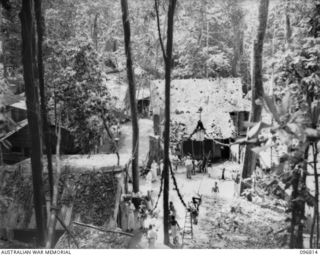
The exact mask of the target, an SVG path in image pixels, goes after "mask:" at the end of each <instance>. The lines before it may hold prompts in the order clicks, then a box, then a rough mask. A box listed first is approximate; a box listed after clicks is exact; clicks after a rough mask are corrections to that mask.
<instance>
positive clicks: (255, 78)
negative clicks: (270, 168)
mask: <svg viewBox="0 0 320 256" xmlns="http://www.w3.org/2000/svg"><path fill="white" fill-rule="evenodd" d="M268 7H269V0H260V4H259V14H258V18H259V24H258V29H257V35H256V38H255V39H254V43H253V60H252V71H251V72H252V74H251V75H252V78H251V88H252V96H251V114H250V121H251V122H259V121H260V120H261V112H262V106H261V105H260V104H259V105H258V104H257V100H258V99H261V98H262V96H263V95H264V90H263V82H262V53H263V41H264V35H265V32H266V27H267V21H268ZM251 148H252V146H250V145H247V146H246V151H245V158H244V163H243V169H242V175H241V176H242V178H247V177H250V176H251V174H252V172H253V170H254V168H255V164H256V155H255V153H254V152H253V151H252V150H251ZM240 189H241V192H242V191H243V186H241V188H240Z"/></svg>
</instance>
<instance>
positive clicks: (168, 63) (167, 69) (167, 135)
mask: <svg viewBox="0 0 320 256" xmlns="http://www.w3.org/2000/svg"><path fill="white" fill-rule="evenodd" d="M176 2H177V1H176V0H169V8H168V29H167V49H166V54H165V124H164V169H163V172H164V183H163V230H164V244H166V245H168V244H169V167H170V159H169V146H170V83H171V69H172V44H173V24H174V10H175V7H176Z"/></svg>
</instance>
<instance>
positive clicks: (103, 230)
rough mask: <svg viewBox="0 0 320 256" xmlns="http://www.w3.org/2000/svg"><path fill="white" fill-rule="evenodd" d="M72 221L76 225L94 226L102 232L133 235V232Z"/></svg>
mask: <svg viewBox="0 0 320 256" xmlns="http://www.w3.org/2000/svg"><path fill="white" fill-rule="evenodd" d="M72 223H74V224H76V225H79V226H82V227H87V228H93V229H96V230H99V231H101V232H106V233H115V234H121V235H125V236H131V237H133V234H130V233H126V232H122V231H115V230H108V229H104V228H100V227H96V226H93V225H89V224H84V223H81V222H76V221H73V222H72Z"/></svg>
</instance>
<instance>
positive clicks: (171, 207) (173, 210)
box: [169, 202, 177, 217]
mask: <svg viewBox="0 0 320 256" xmlns="http://www.w3.org/2000/svg"><path fill="white" fill-rule="evenodd" d="M169 210H170V215H171V216H174V217H176V216H177V211H176V208H175V207H174V205H173V203H172V202H170V203H169Z"/></svg>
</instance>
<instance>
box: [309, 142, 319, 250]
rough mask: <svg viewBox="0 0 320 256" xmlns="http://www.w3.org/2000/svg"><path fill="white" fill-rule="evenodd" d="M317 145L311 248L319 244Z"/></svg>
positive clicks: (316, 149) (314, 149)
mask: <svg viewBox="0 0 320 256" xmlns="http://www.w3.org/2000/svg"><path fill="white" fill-rule="evenodd" d="M317 147H318V146H317V143H313V145H312V149H313V172H314V182H315V194H314V212H313V221H312V226H311V232H310V248H318V244H319V178H318V168H317V159H318V148H317ZM315 226H316V244H314V243H313V234H314V227H315Z"/></svg>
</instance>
